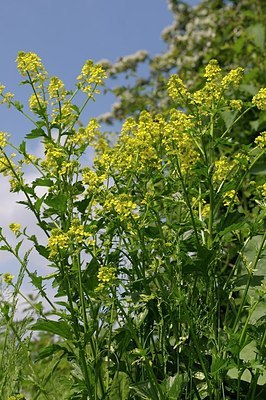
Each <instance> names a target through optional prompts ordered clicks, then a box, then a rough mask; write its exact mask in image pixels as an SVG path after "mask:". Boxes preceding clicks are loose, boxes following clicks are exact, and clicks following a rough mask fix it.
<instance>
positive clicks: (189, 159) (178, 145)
mask: <svg viewBox="0 0 266 400" xmlns="http://www.w3.org/2000/svg"><path fill="white" fill-rule="evenodd" d="M194 127H195V124H194V121H193V117H192V116H191V115H189V114H185V113H183V112H182V111H180V110H175V109H172V110H171V111H170V118H169V120H168V121H167V123H166V125H165V127H164V134H163V137H162V144H163V146H164V148H165V152H166V154H167V155H168V156H176V157H178V160H179V164H180V166H181V170H182V172H190V170H191V167H192V166H193V165H194V164H195V162H196V161H197V160H198V158H199V154H198V151H197V149H196V147H195V139H194V137H193V129H194Z"/></svg>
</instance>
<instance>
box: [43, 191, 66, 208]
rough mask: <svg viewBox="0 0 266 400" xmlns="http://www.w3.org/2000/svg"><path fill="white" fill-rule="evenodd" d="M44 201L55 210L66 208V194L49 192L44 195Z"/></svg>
mask: <svg viewBox="0 0 266 400" xmlns="http://www.w3.org/2000/svg"><path fill="white" fill-rule="evenodd" d="M44 203H45V204H46V205H47V206H49V207H51V208H52V209H54V210H56V211H60V212H65V211H66V208H67V196H66V195H65V194H58V195H54V194H50V195H48V196H47V197H46V199H45V200H44Z"/></svg>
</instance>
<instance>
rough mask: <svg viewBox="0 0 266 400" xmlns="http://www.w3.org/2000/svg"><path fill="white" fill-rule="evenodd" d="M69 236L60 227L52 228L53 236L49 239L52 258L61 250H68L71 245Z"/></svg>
mask: <svg viewBox="0 0 266 400" xmlns="http://www.w3.org/2000/svg"><path fill="white" fill-rule="evenodd" d="M69 244H70V242H69V236H68V234H67V233H65V232H63V231H62V229H60V228H55V229H52V231H51V236H50V237H49V240H48V245H47V247H48V249H49V250H50V255H49V257H50V258H54V257H55V256H56V255H57V254H58V252H59V251H60V250H66V249H67V248H68V246H69Z"/></svg>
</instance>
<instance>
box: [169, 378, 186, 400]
mask: <svg viewBox="0 0 266 400" xmlns="http://www.w3.org/2000/svg"><path fill="white" fill-rule="evenodd" d="M186 381H187V376H186V375H183V374H180V373H178V374H176V375H174V376H170V377H169V378H168V379H167V381H166V385H165V386H166V391H167V395H168V396H167V400H176V399H179V398H180V396H181V394H182V391H183V387H184V384H185V382H186Z"/></svg>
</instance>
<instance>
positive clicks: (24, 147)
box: [19, 140, 26, 154]
mask: <svg viewBox="0 0 266 400" xmlns="http://www.w3.org/2000/svg"><path fill="white" fill-rule="evenodd" d="M19 151H20V153H22V154H25V153H26V142H25V141H24V140H23V142H22V143H21V144H20V146H19Z"/></svg>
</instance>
